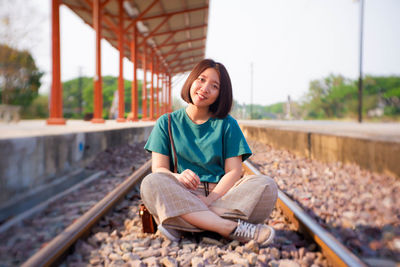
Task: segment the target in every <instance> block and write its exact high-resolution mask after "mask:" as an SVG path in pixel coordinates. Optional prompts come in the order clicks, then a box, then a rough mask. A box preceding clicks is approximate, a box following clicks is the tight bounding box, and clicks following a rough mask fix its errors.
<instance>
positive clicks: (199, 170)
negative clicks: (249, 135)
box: [144, 108, 251, 183]
mask: <svg viewBox="0 0 400 267" xmlns="http://www.w3.org/2000/svg"><path fill="white" fill-rule="evenodd" d="M171 131H172V136H173V139H174V143H175V150H176V154H177V158H178V166H177V167H178V170H177V171H178V173H181V172H182V171H184V170H186V169H190V170H192V171H193V172H194V173H196V174H197V175H198V176H199V177H200V181H202V182H212V183H217V182H219V180H220V179H221V178H222V176H224V174H225V170H224V168H225V159H227V158H230V157H236V156H242V160H243V161H244V160H246V159H247V158H248V157H249V156H250V155H251V150H250V148H249V146H248V144H247V142H246V139H245V138H244V135H243V133H242V131H241V129H240V128H239V125H238V123H237V121H236V120H235V119H234V118H233V117H232V116H230V115H228V116H227V117H226V118H224V119H218V118H210V119H209V120H208V121H207V122H205V123H203V124H195V123H194V122H193V121H192V120H191V119H190V118H189V116H188V115H187V113H186V110H185V108H182V109H179V110H177V111H175V112H172V113H171ZM144 148H145V149H146V150H147V151H149V152H151V151H154V152H157V153H160V154H163V155H166V156H168V157H169V158H170V164H171V166H173V160H174V159H173V156H172V148H171V144H170V140H169V134H168V115H167V114H164V115H162V116H161V117H160V118H159V119H158V120H157V122H156V124H155V126H154V128H153V130H152V132H151V134H150V137H149V139H148V140H147V143H146V145H145V147H144Z"/></svg>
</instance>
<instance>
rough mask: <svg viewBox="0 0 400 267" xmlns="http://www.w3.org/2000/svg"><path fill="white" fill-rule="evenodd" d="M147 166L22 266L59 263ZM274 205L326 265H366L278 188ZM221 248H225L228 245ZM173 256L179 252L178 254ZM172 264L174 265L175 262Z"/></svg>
mask: <svg viewBox="0 0 400 267" xmlns="http://www.w3.org/2000/svg"><path fill="white" fill-rule="evenodd" d="M244 168H245V170H246V173H248V174H259V171H258V170H257V169H256V168H255V167H254V166H253V165H251V164H250V163H249V162H248V161H246V162H245V163H244ZM150 169H151V160H150V161H148V162H146V163H145V164H144V165H142V167H140V168H139V169H138V170H137V171H135V172H134V173H133V174H132V175H130V176H129V177H128V178H127V179H126V180H125V181H124V182H123V183H121V184H120V185H119V186H118V187H116V188H115V189H114V190H113V191H112V192H110V193H109V194H108V195H107V196H106V197H105V198H104V199H103V200H101V201H100V202H98V203H97V204H96V205H94V206H93V207H92V208H91V209H90V210H89V211H87V212H86V213H85V214H84V215H83V216H82V217H80V218H79V219H78V220H76V221H75V222H74V223H73V224H72V225H70V226H69V227H68V228H66V229H65V230H64V231H63V232H62V233H60V234H59V235H58V236H56V237H55V238H54V239H53V240H52V241H51V242H49V243H48V244H47V245H46V246H45V247H44V248H42V249H41V250H39V251H38V252H37V253H36V254H34V255H33V256H32V257H30V258H29V259H28V260H27V261H26V262H25V263H24V264H23V265H22V266H35V267H36V266H52V265H56V264H58V263H60V262H61V261H62V259H63V258H65V256H66V254H67V253H68V252H70V251H71V248H72V247H73V246H74V244H75V243H76V242H77V241H78V240H79V239H81V238H82V237H84V236H87V235H88V233H89V232H90V229H91V228H92V227H93V226H95V225H96V224H97V223H98V222H99V220H100V219H101V218H102V217H103V216H105V214H107V212H109V211H110V210H111V209H112V208H113V207H114V206H115V205H117V203H119V202H120V201H121V200H122V199H123V198H124V196H125V195H126V194H127V193H128V192H129V191H130V190H132V188H133V187H135V185H137V184H138V183H139V182H140V180H141V179H142V178H143V177H144V176H145V175H146V174H148V173H149V172H150ZM277 206H278V207H279V209H280V210H281V211H282V212H283V213H284V215H285V216H286V217H287V218H288V219H289V220H290V221H291V222H292V223H293V224H294V226H295V228H296V229H297V230H298V231H300V232H302V233H303V234H305V235H307V236H308V237H309V238H311V239H312V240H314V242H315V243H316V244H318V246H319V247H320V249H321V251H322V253H323V254H324V255H325V257H326V258H327V260H328V262H329V265H332V266H366V265H365V264H364V263H363V262H362V261H361V260H360V259H359V258H357V257H356V256H355V255H354V254H352V253H351V252H350V251H349V250H348V249H347V248H346V247H345V246H343V245H342V244H341V243H340V242H338V241H337V240H336V239H335V238H334V237H333V236H332V235H331V234H329V233H328V232H327V231H326V230H325V229H323V228H322V227H321V226H319V225H318V224H317V223H316V222H315V221H314V220H312V219H311V218H310V217H309V216H308V215H307V214H306V213H305V212H304V211H303V210H302V209H301V208H300V207H299V206H298V205H297V204H296V203H295V202H294V201H292V200H290V199H289V198H288V197H287V196H286V195H285V194H284V193H282V192H281V191H279V193H278V202H277ZM186 243H187V242H186ZM221 245H222V243H220V246H221ZM184 246H185V245H184ZM187 246H188V244H186V247H187ZM224 247H227V248H228V247H229V244H228V245H225V246H224ZM253 254H254V253H253ZM154 255H158V254H154ZM176 255H179V253H177V254H176ZM246 255H247V254H246ZM224 257H225V256H224ZM227 258H228V257H225V258H224V259H227ZM228 260H230V259H228ZM233 261H234V263H239V264H240V262H237V261H239V260H236V262H235V259H233ZM250 261H251V260H250ZM175 263H176V264H177V262H175ZM250 263H251V262H250ZM192 264H193V262H192ZM244 265H246V264H244Z"/></svg>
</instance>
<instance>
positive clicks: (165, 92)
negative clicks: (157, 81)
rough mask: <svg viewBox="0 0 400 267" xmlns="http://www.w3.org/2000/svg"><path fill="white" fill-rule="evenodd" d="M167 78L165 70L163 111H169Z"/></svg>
mask: <svg viewBox="0 0 400 267" xmlns="http://www.w3.org/2000/svg"><path fill="white" fill-rule="evenodd" d="M166 79H167V75H166V73H165V72H163V81H162V83H163V94H164V100H163V113H166V112H167V88H166V87H165V84H166V83H165V81H166Z"/></svg>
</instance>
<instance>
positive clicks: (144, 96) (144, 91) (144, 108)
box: [142, 42, 147, 119]
mask: <svg viewBox="0 0 400 267" xmlns="http://www.w3.org/2000/svg"><path fill="white" fill-rule="evenodd" d="M142 68H143V85H142V115H143V117H142V119H147V43H146V42H144V43H143V60H142Z"/></svg>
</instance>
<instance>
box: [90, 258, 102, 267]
mask: <svg viewBox="0 0 400 267" xmlns="http://www.w3.org/2000/svg"><path fill="white" fill-rule="evenodd" d="M101 262H102V260H101V258H100V257H99V256H97V257H93V258H90V259H89V263H90V264H91V265H98V264H100V263H101Z"/></svg>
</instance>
